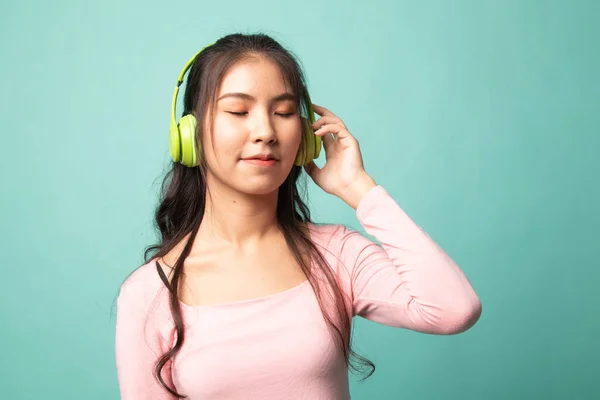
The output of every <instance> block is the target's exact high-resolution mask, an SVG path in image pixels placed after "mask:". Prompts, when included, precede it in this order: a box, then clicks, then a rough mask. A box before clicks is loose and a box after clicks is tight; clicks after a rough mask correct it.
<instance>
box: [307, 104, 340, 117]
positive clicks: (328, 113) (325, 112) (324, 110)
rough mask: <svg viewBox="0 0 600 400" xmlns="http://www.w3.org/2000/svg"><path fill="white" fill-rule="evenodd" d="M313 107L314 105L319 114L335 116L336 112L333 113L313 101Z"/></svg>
mask: <svg viewBox="0 0 600 400" xmlns="http://www.w3.org/2000/svg"><path fill="white" fill-rule="evenodd" d="M312 107H313V110H314V112H316V113H317V114H319V115H321V116H325V115H329V116H333V117H335V114H334V113H332V112H331V111H329V110H328V109H326V108H325V107H321V106H319V105H317V104H315V103H312Z"/></svg>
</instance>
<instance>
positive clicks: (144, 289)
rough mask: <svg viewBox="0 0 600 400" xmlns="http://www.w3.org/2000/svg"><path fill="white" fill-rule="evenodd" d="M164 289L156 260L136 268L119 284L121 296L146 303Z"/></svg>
mask: <svg viewBox="0 0 600 400" xmlns="http://www.w3.org/2000/svg"><path fill="white" fill-rule="evenodd" d="M163 288H165V286H164V284H163V282H162V280H161V279H160V275H159V272H158V264H157V259H155V258H153V259H151V260H150V261H148V262H145V263H144V264H142V265H141V266H139V267H137V268H136V269H135V270H134V271H133V272H132V273H130V274H129V276H128V277H127V278H126V279H125V281H124V282H123V283H122V284H121V296H122V297H127V298H136V299H137V300H138V301H139V302H142V303H148V302H151V301H152V300H153V299H155V298H156V295H157V294H158V293H159V292H160V291H161V290H162V289H163Z"/></svg>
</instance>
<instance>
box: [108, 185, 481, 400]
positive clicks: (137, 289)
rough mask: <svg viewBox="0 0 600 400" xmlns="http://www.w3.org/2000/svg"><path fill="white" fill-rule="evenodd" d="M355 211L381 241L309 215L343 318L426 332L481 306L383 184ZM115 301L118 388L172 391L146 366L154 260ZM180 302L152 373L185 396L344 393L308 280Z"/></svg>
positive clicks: (156, 293) (452, 327)
mask: <svg viewBox="0 0 600 400" xmlns="http://www.w3.org/2000/svg"><path fill="white" fill-rule="evenodd" d="M356 216H357V218H358V221H359V222H360V223H361V225H362V226H363V227H364V229H365V231H366V232H367V233H368V234H369V235H371V236H372V237H374V238H375V239H376V240H377V241H378V242H380V243H381V245H378V244H376V243H375V242H373V241H372V240H370V239H369V238H367V237H365V236H363V235H362V234H361V233H360V232H358V231H355V230H352V229H348V228H346V227H344V226H342V225H333V224H329V225H316V224H313V225H311V226H310V234H311V237H312V239H313V241H314V242H315V243H316V244H317V247H318V248H319V249H322V254H323V255H324V257H325V259H326V260H327V262H328V263H329V265H330V266H331V268H332V270H333V272H334V274H335V275H336V277H337V278H338V281H339V284H340V287H341V289H342V290H343V292H344V293H345V295H346V296H347V298H348V299H350V305H351V308H350V309H349V310H348V313H349V316H350V317H353V316H356V315H358V316H361V317H364V318H367V319H369V320H372V321H375V322H378V323H382V324H385V325H389V326H394V327H400V328H405V329H411V330H415V331H419V332H426V333H432V334H454V333H459V332H462V331H464V330H466V329H468V328H469V327H471V326H472V325H473V324H474V323H475V321H476V320H477V319H478V318H479V315H480V312H481V305H480V302H479V298H478V296H477V294H476V293H475V291H474V290H473V288H472V287H471V285H470V283H469V281H468V280H467V278H466V277H465V275H464V274H463V272H462V271H461V269H460V268H459V267H458V266H457V265H456V264H455V262H454V261H453V260H452V259H451V258H450V257H449V256H448V255H447V254H446V253H445V252H444V251H443V250H442V249H441V248H440V247H438V246H437V245H436V243H435V242H434V241H433V240H432V239H431V238H430V237H429V236H428V235H427V234H426V233H425V232H424V231H423V230H422V229H421V228H420V227H419V226H418V225H417V224H415V223H414V222H413V221H412V220H411V219H410V218H409V217H408V216H407V214H406V213H405V212H404V211H403V210H402V209H401V208H400V207H399V205H398V204H397V203H396V202H395V201H394V200H393V199H392V198H391V197H390V196H389V194H388V192H387V191H386V190H385V189H384V188H383V187H381V186H376V187H374V188H373V189H371V190H370V191H369V192H368V193H367V194H366V195H365V196H364V197H363V198H362V200H361V202H360V204H359V205H358V207H357V209H356ZM117 307H118V308H117V325H116V362H117V372H118V379H119V386H120V391H121V398H122V399H124V400H140V399H152V400H163V399H164V400H166V399H169V400H171V399H174V397H173V396H171V395H170V394H169V393H168V392H167V391H166V390H164V389H163V388H162V387H161V386H160V385H159V384H158V383H157V382H156V380H155V379H154V377H153V375H152V373H153V366H154V363H155V361H156V359H157V358H158V356H160V355H161V354H163V353H164V352H165V351H167V350H169V349H170V348H171V346H172V345H173V343H174V329H173V322H172V319H171V316H170V311H169V306H168V291H167V289H166V287H165V285H164V283H163V280H161V277H160V276H159V274H158V270H157V264H156V260H152V261H150V262H149V263H147V264H146V265H143V266H142V267H140V268H139V269H137V270H136V271H135V272H134V273H133V274H132V275H131V276H130V277H129V278H128V279H127V281H126V282H125V283H124V284H123V285H122V288H121V292H120V295H119V298H118V302H117ZM181 307H182V314H183V318H184V323H185V329H186V337H185V343H184V346H183V347H182V349H181V351H180V352H179V354H178V355H177V356H176V358H175V359H174V361H173V362H172V363H168V364H167V367H166V368H165V369H164V373H163V376H164V377H165V379H166V381H167V382H169V383H171V384H174V385H175V386H176V388H177V390H178V391H179V392H180V393H183V394H185V395H187V396H188V398H189V399H191V400H215V399H219V400H225V399H228V400H237V399H240V400H241V399H244V400H248V399H260V400H274V399H277V400H279V399H287V400H296V399H298V400H299V399H310V400H347V399H350V393H349V386H348V373H347V369H346V367H345V364H344V360H343V355H342V353H341V352H340V351H339V350H338V347H337V346H336V343H335V341H334V338H332V336H331V333H330V331H328V328H327V324H326V322H325V320H324V318H323V314H322V312H321V309H320V308H319V303H318V301H317V298H316V296H315V293H314V291H313V289H312V286H311V285H310V284H309V283H308V281H305V282H304V283H302V284H300V285H298V286H296V287H294V288H292V289H289V290H286V291H284V292H281V293H277V294H274V295H270V296H266V297H261V298H257V299H250V300H244V301H236V302H232V303H226V304H218V305H209V306H188V305H186V304H184V303H181Z"/></svg>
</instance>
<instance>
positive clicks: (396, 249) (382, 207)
mask: <svg viewBox="0 0 600 400" xmlns="http://www.w3.org/2000/svg"><path fill="white" fill-rule="evenodd" d="M356 215H357V217H358V220H359V221H360V223H361V224H362V226H363V227H364V229H365V231H366V232H367V233H368V234H369V235H371V236H373V237H374V238H375V239H376V240H377V241H378V242H380V243H381V245H382V246H379V245H378V244H376V243H375V242H373V241H371V240H370V239H368V238H366V237H365V236H363V235H362V234H360V233H359V232H357V231H353V230H349V229H345V231H344V233H343V234H342V235H341V237H340V242H339V245H340V255H339V258H340V259H341V261H342V264H343V265H344V267H345V268H347V269H348V272H349V274H350V277H351V292H352V293H351V295H352V298H353V310H354V314H355V315H360V316H362V317H365V318H367V319H369V320H372V321H375V322H379V323H382V324H385V325H391V326H397V327H403V328H407V329H411V330H415V331H419V332H425V333H432V334H456V333H460V332H463V331H465V330H467V329H469V328H470V327H471V326H473V325H474V324H475V322H476V321H477V320H478V319H479V316H480V315H481V303H480V301H479V298H478V296H477V294H476V293H475V291H474V290H473V288H472V287H471V285H470V283H469V281H468V280H467V278H466V276H465V274H464V273H463V271H462V270H461V269H460V268H459V267H458V266H457V265H456V263H455V262H454V261H453V260H452V259H451V258H450V257H449V256H448V255H447V254H446V253H445V252H444V251H443V250H442V249H441V248H440V247H439V246H438V245H437V244H436V243H435V242H434V241H433V240H432V239H431V238H430V237H429V236H428V235H427V234H426V233H425V232H424V231H423V230H422V229H421V228H420V227H419V226H417V225H416V224H415V223H414V222H413V221H412V220H411V219H410V218H409V217H408V215H406V213H405V212H404V211H403V210H402V209H401V208H400V207H399V206H398V204H397V203H396V202H395V201H394V200H393V199H392V198H391V197H390V196H389V194H388V192H387V191H386V190H385V189H384V188H383V187H381V186H376V187H374V188H372V189H371V190H369V191H368V192H367V193H366V194H365V195H364V196H363V197H362V198H361V200H360V202H359V204H358V207H357V208H356Z"/></svg>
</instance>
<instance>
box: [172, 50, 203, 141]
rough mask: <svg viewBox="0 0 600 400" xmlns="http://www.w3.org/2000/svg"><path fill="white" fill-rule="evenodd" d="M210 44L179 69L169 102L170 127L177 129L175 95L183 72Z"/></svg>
mask: <svg viewBox="0 0 600 400" xmlns="http://www.w3.org/2000/svg"><path fill="white" fill-rule="evenodd" d="M210 46H212V44H209V45H208V46H205V47H203V48H202V49H201V50H200V51H199V52H197V53H196V54H194V56H193V57H192V58H190V60H189V61H188V62H187V63H186V64H185V66H184V67H183V69H182V70H181V73H180V74H179V77H178V78H177V84H176V85H175V92H174V93H173V100H172V102H171V129H177V95H178V94H179V87H180V86H181V84H182V83H183V77H184V76H185V73H186V72H187V71H188V69H190V67H191V66H192V64H193V63H194V60H195V59H196V57H198V55H199V54H200V53H202V52H203V51H204V49H206V48H208V47H210Z"/></svg>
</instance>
